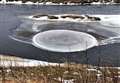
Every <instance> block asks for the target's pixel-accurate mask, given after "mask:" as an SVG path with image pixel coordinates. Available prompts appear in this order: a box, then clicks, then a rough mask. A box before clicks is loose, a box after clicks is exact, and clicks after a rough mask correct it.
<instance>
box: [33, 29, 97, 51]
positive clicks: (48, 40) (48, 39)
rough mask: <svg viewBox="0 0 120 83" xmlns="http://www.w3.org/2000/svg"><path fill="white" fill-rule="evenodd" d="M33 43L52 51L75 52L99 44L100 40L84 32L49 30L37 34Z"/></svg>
mask: <svg viewBox="0 0 120 83" xmlns="http://www.w3.org/2000/svg"><path fill="white" fill-rule="evenodd" d="M33 45H35V46H36V47H39V48H42V49H46V50H50V51H56V52H75V51H83V50H86V49H88V48H91V47H94V46H97V45H98V42H97V40H96V39H95V38H94V37H93V36H92V35H90V34H87V33H83V32H78V31H72V30H49V31H44V32H41V33H38V34H36V35H35V36H34V37H33Z"/></svg>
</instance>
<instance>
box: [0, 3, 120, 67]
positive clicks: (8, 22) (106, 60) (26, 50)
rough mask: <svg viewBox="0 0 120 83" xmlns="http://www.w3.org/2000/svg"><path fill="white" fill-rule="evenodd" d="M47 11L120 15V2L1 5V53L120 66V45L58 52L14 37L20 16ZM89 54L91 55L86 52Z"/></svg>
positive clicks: (52, 60) (48, 12) (52, 12)
mask: <svg viewBox="0 0 120 83" xmlns="http://www.w3.org/2000/svg"><path fill="white" fill-rule="evenodd" d="M35 13H44V14H65V13H67V14H68V13H72V14H73V13H74V14H110V15H112V14H120V5H110V6H105V5H103V6H34V5H33V6H27V5H0V54H8V55H14V56H19V57H23V58H30V59H37V60H42V61H48V62H65V61H70V62H76V63H88V64H93V65H98V64H100V65H106V64H107V65H112V66H120V51H119V50H120V44H119V43H116V44H109V45H105V46H99V47H94V48H91V49H89V50H86V51H82V52H74V53H58V52H49V51H45V50H42V49H39V48H36V47H34V46H32V45H30V44H25V43H21V42H18V41H15V40H12V39H11V38H10V37H9V36H8V35H10V31H9V30H10V29H11V28H16V27H19V25H20V24H21V19H20V18H18V16H21V15H31V14H35ZM86 54H87V55H86Z"/></svg>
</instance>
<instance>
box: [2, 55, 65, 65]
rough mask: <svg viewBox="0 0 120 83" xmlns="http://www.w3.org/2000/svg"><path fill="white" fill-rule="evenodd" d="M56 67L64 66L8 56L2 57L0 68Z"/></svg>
mask: <svg viewBox="0 0 120 83" xmlns="http://www.w3.org/2000/svg"><path fill="white" fill-rule="evenodd" d="M49 65H51V66H56V65H63V64H59V63H49V62H45V61H38V60H32V59H24V58H19V57H12V56H6V55H0V66H5V67H9V66H16V67H17V66H18V67H20V66H23V67H27V66H29V67H30V66H49Z"/></svg>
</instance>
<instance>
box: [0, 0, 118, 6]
mask: <svg viewBox="0 0 120 83" xmlns="http://www.w3.org/2000/svg"><path fill="white" fill-rule="evenodd" d="M0 4H16V5H20V4H21V5H22V4H26V5H88V4H89V5H112V4H119V3H115V2H114V1H113V0H112V1H110V2H99V1H98V2H91V3H90V2H88V3H86V2H85V3H74V2H71V3H70V2H67V3H53V2H32V1H27V2H22V1H20V0H19V1H7V0H1V1H0Z"/></svg>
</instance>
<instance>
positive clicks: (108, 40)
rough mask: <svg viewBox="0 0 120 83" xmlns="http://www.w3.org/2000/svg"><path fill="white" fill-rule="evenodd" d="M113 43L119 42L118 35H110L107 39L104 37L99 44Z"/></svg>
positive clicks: (119, 37)
mask: <svg viewBox="0 0 120 83" xmlns="http://www.w3.org/2000/svg"><path fill="white" fill-rule="evenodd" d="M108 43H109V44H113V43H120V36H118V37H111V38H108V39H105V40H103V41H101V43H100V45H106V44H108Z"/></svg>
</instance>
